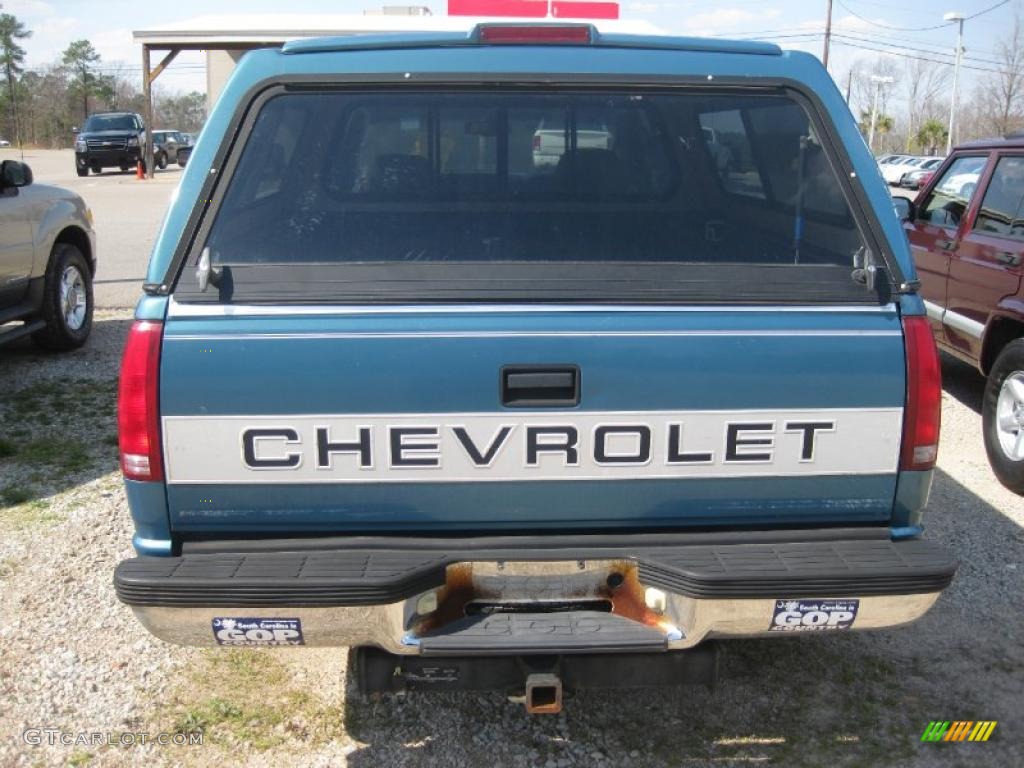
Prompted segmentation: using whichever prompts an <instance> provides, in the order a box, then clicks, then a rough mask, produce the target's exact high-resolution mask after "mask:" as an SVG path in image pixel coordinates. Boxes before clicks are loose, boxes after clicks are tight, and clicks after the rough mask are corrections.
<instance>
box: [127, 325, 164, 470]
mask: <svg viewBox="0 0 1024 768" xmlns="http://www.w3.org/2000/svg"><path fill="white" fill-rule="evenodd" d="M163 330H164V327H163V325H162V324H161V323H154V322H150V321H148V320H137V321H136V322H135V323H134V324H133V325H132V328H131V330H130V331H129V332H128V343H127V344H125V347H124V356H123V357H122V358H121V381H120V384H119V385H118V388H117V433H118V442H119V443H120V446H121V471H122V472H123V473H124V476H125V477H126V478H128V479H129V480H163V477H164V471H163V455H162V452H161V450H160V410H159V409H160V403H159V400H158V377H159V374H160V341H161V338H162V336H163Z"/></svg>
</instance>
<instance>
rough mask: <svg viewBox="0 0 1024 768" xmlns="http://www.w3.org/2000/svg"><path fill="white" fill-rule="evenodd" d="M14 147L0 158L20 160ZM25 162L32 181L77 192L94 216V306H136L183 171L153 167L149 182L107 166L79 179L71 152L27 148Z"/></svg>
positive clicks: (5, 150)
mask: <svg viewBox="0 0 1024 768" xmlns="http://www.w3.org/2000/svg"><path fill="white" fill-rule="evenodd" d="M20 157H21V154H20V152H19V151H18V150H17V149H11V148H6V149H0V160H8V159H20ZM25 162H26V163H28V165H29V167H31V168H32V173H33V175H34V177H35V181H36V182H37V183H40V184H55V185H57V186H60V187H66V188H67V189H71V190H73V191H75V192H77V193H78V194H79V195H81V196H82V198H83V199H84V200H85V202H86V203H87V204H88V205H89V207H90V208H92V212H93V216H94V217H95V227H96V241H97V256H98V262H97V266H96V283H95V295H96V306H97V307H101V308H102V307H134V306H135V303H136V302H137V301H138V300H139V296H141V295H142V280H143V277H144V276H145V272H146V263H147V262H148V261H149V253H150V250H152V248H153V241H154V239H155V238H156V234H157V230H158V229H159V227H160V222H161V221H163V217H164V211H165V210H166V209H167V205H168V203H169V202H170V198H171V193H172V192H173V191H174V189H175V188H176V186H177V184H178V180H179V179H180V178H181V172H182V169H181V168H179V167H178V166H177V165H169V166H167V169H166V170H164V171H161V170H159V169H157V171H156V176H155V177H154V178H153V179H147V180H145V181H139V180H138V179H136V178H135V172H134V170H133V171H132V172H130V173H121V172H120V171H118V170H117V169H116V168H113V169H112V168H108V169H107V170H106V171H104V172H103V174H102V175H100V176H96V175H93V174H91V173H90V174H89V175H88V176H86V177H84V178H79V177H78V175H77V174H76V173H75V155H74V152H72V151H71V150H70V149H61V150H46V149H44V150H26V151H25Z"/></svg>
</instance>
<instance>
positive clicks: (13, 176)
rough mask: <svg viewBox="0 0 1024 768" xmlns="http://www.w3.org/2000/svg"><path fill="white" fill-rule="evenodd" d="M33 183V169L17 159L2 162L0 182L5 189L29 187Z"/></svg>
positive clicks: (0, 165)
mask: <svg viewBox="0 0 1024 768" xmlns="http://www.w3.org/2000/svg"><path fill="white" fill-rule="evenodd" d="M31 183H32V169H31V168H29V167H28V166H27V165H25V163H20V162H18V161H17V160H4V161H3V163H2V164H0V184H2V185H3V189H10V188H12V187H27V186H28V185H29V184H31Z"/></svg>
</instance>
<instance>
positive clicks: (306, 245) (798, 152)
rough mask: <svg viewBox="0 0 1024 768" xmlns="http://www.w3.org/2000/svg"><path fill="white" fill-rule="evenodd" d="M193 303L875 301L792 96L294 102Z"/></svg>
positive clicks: (361, 94)
mask: <svg viewBox="0 0 1024 768" xmlns="http://www.w3.org/2000/svg"><path fill="white" fill-rule="evenodd" d="M240 139H241V141H240V142H236V146H235V149H234V150H233V152H232V155H233V156H231V157H229V158H228V161H227V162H226V163H225V165H224V169H225V171H224V173H223V174H222V175H223V176H224V178H222V179H221V181H220V183H219V186H218V189H217V190H216V193H215V195H214V197H213V204H212V205H210V206H209V209H208V210H207V212H206V215H205V217H204V219H203V220H202V224H201V226H200V227H199V231H198V236H197V237H196V239H195V241H194V242H193V244H192V248H191V250H190V253H189V264H190V265H193V266H194V265H195V264H196V263H197V262H198V260H199V255H200V253H201V252H202V250H203V249H204V248H206V249H209V250H208V254H209V257H210V262H211V264H212V265H213V267H214V270H215V271H216V272H217V273H218V274H219V275H223V276H224V279H218V280H217V281H216V283H217V285H215V286H214V287H212V288H210V287H208V288H207V290H205V291H201V290H199V285H198V281H197V280H196V279H195V278H193V277H192V276H191V272H192V270H186V271H185V272H184V273H183V275H182V278H181V279H180V280H179V281H178V284H177V287H176V290H175V295H176V298H177V299H179V300H183V301H190V300H194V301H275V300H286V301H309V302H359V303H362V302H374V301H381V302H392V301H403V302H409V301H415V302H431V301H487V300H496V301H509V300H515V301H535V300H536V301H582V300H585V301H593V300H602V301H651V302H676V301H706V302H734V301H748V302H749V301H764V302H773V303H777V302H779V301H797V302H800V301H807V302H822V301H826V302H827V301H836V302H843V301H846V302H849V301H853V302H871V303H876V302H878V301H879V296H878V295H877V292H871V291H868V290H866V289H865V287H864V286H863V285H861V284H860V283H858V282H857V281H856V280H855V279H854V277H853V274H854V270H855V268H856V267H858V266H860V265H861V264H862V262H863V259H864V254H865V251H866V249H867V244H866V239H865V237H864V234H863V227H862V225H861V224H860V223H859V222H858V220H857V217H856V216H855V215H854V213H853V211H852V210H851V206H850V205H849V202H848V194H847V192H846V187H845V185H846V184H847V183H848V182H847V181H846V180H844V179H843V178H842V176H843V174H840V173H838V172H837V168H838V163H837V161H836V159H835V158H833V157H830V156H829V150H828V145H827V142H825V141H823V140H822V135H821V128H820V126H819V124H817V123H816V122H815V120H813V119H812V115H811V113H810V111H809V109H808V106H807V103H806V102H805V101H804V100H803V99H801V98H799V97H797V96H796V95H795V94H793V93H790V92H787V91H785V90H780V89H777V90H771V91H760V92H757V91H751V92H743V91H736V90H733V91H723V92H715V91H710V90H703V89H695V88H689V89H650V90H634V89H623V88H607V89H603V88H602V89H586V90H572V89H565V90H558V89H550V88H548V89H544V90H536V89H535V90H531V89H529V88H513V87H502V88H500V89H497V90H496V89H492V90H490V91H487V90H473V89H465V88H460V89H447V90H446V89H436V90H435V89H427V90H415V89H397V88H389V89H380V90H373V89H343V88H337V89H331V88H324V89H323V90H320V89H311V88H305V89H302V90H297V91H294V92H292V91H288V90H281V91H279V92H277V93H274V94H272V95H269V96H266V97H264V98H263V99H262V100H259V101H257V103H256V105H255V107H254V109H253V110H251V114H250V116H249V118H248V121H247V123H246V124H245V125H243V130H242V134H241V136H240Z"/></svg>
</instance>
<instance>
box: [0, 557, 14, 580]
mask: <svg viewBox="0 0 1024 768" xmlns="http://www.w3.org/2000/svg"><path fill="white" fill-rule="evenodd" d="M17 569H18V562H17V561H16V560H15V559H14V558H12V557H5V558H2V559H0V581H6V580H7V579H10V578H11V577H12V576H13V575H14V573H15V571H17Z"/></svg>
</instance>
